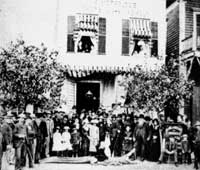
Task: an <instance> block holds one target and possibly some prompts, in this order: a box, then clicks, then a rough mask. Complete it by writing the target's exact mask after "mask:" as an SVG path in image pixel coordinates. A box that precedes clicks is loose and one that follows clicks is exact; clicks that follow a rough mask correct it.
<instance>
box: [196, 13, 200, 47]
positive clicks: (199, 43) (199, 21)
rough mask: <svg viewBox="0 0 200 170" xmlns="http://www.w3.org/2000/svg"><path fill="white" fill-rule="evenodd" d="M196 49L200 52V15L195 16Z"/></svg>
mask: <svg viewBox="0 0 200 170" xmlns="http://www.w3.org/2000/svg"><path fill="white" fill-rule="evenodd" d="M196 23H197V25H196V32H197V49H198V50H200V14H197V15H196Z"/></svg>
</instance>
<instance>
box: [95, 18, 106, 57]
mask: <svg viewBox="0 0 200 170" xmlns="http://www.w3.org/2000/svg"><path fill="white" fill-rule="evenodd" d="M100 19H103V20H105V30H104V31H105V32H102V33H101V32H100ZM106 34H107V19H106V17H101V16H99V17H98V47H97V48H98V49H97V52H98V55H106ZM100 37H101V38H104V42H105V46H104V48H105V49H104V52H101V50H100Z"/></svg>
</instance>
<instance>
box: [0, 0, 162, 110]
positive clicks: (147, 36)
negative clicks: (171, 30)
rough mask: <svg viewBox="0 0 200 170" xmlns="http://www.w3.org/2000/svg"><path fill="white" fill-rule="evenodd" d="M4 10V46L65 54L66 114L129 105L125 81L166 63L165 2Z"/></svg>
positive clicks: (101, 1) (27, 5)
mask: <svg viewBox="0 0 200 170" xmlns="http://www.w3.org/2000/svg"><path fill="white" fill-rule="evenodd" d="M0 9H1V12H0V15H1V16H0V17H1V18H2V20H1V21H0V22H1V23H2V24H3V25H4V28H3V29H4V31H3V32H2V33H1V35H0V38H1V40H2V41H1V44H0V45H2V46H6V43H7V42H9V41H11V40H15V39H16V38H22V39H24V40H25V41H26V42H28V43H32V44H35V45H37V44H40V43H41V42H43V43H44V44H45V45H46V46H47V47H49V48H55V49H56V50H58V51H59V58H58V61H59V62H60V63H62V64H63V65H64V66H65V68H66V77H65V81H64V85H63V87H62V96H61V99H62V100H64V101H66V102H65V103H66V104H65V105H63V106H62V109H63V110H65V111H68V110H70V109H71V108H72V107H73V106H77V109H78V110H79V111H80V110H82V109H84V108H85V109H94V110H95V109H97V108H98V107H99V106H104V107H107V108H109V107H111V106H112V105H113V104H115V103H122V104H123V103H124V99H123V98H122V97H121V96H123V95H124V93H125V91H124V89H123V87H121V86H120V81H122V79H123V76H124V75H126V74H131V73H132V72H133V68H134V66H135V65H138V64H139V65H143V66H144V67H146V68H155V67H156V66H158V65H160V64H162V63H164V58H165V51H166V50H165V43H166V35H165V33H166V20H165V18H166V17H165V14H166V12H165V10H166V1H165V0H73V1H70V2H69V1H65V0H51V1H49V0H43V1H39V0H36V1H30V2H27V1H26V0H20V2H18V3H16V2H15V1H14V0H3V3H2V4H1V6H0ZM19 18H20V19H19ZM6 34H8V35H9V36H6ZM157 56H162V57H159V58H161V59H158V57H157Z"/></svg>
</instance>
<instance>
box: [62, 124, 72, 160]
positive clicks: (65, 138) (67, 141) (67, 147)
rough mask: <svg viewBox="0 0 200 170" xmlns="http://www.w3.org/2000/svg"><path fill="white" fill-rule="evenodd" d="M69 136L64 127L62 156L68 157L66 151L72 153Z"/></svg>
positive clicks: (66, 128) (67, 130)
mask: <svg viewBox="0 0 200 170" xmlns="http://www.w3.org/2000/svg"><path fill="white" fill-rule="evenodd" d="M70 141H71V134H70V133H69V127H68V126H65V127H64V132H63V133H62V147H63V156H65V157H67V156H68V151H72V145H71V143H70Z"/></svg>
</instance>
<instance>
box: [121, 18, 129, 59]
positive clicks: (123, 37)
mask: <svg viewBox="0 0 200 170" xmlns="http://www.w3.org/2000/svg"><path fill="white" fill-rule="evenodd" d="M123 21H128V35H124V34H123V33H124V29H123V28H124V27H123ZM121 24H122V27H121V28H122V31H121V33H122V37H121V55H122V56H130V39H131V38H130V34H131V28H130V19H129V18H128V19H127V18H122V19H121ZM124 39H128V53H124V51H123V40H124Z"/></svg>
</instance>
